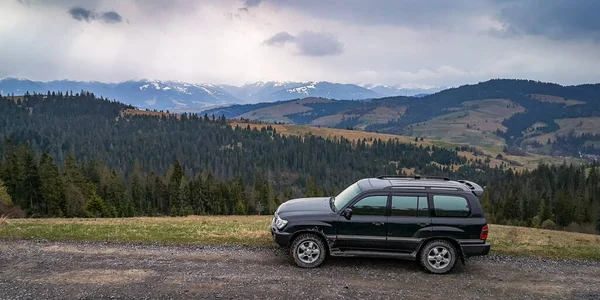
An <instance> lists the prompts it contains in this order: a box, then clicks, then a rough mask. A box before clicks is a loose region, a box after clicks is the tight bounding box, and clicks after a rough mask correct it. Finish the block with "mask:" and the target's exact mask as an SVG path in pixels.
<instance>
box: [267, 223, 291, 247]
mask: <svg viewBox="0 0 600 300" xmlns="http://www.w3.org/2000/svg"><path fill="white" fill-rule="evenodd" d="M271 236H272V237H273V240H274V241H275V243H277V245H279V246H281V247H284V248H285V247H287V246H288V243H289V242H290V236H291V234H290V233H288V232H283V231H279V230H278V229H277V228H276V227H275V226H271Z"/></svg>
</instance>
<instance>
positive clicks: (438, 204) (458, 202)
mask: <svg viewBox="0 0 600 300" xmlns="http://www.w3.org/2000/svg"><path fill="white" fill-rule="evenodd" d="M433 206H434V207H435V215H436V216H437V217H459V218H460V217H468V216H469V214H470V210H469V202H467V199H465V198H464V197H460V196H450V195H434V196H433Z"/></svg>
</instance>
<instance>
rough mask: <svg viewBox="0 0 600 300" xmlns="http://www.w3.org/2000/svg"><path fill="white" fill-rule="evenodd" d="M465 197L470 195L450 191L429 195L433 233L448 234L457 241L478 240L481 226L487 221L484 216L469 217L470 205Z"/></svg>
mask: <svg viewBox="0 0 600 300" xmlns="http://www.w3.org/2000/svg"><path fill="white" fill-rule="evenodd" d="M467 197H471V195H468V196H467V195H461V194H450V193H439V194H438V193H436V194H432V195H431V204H432V205H433V217H432V224H433V226H434V227H435V230H434V234H435V235H439V236H448V237H451V238H453V239H456V240H457V241H459V242H462V241H469V240H475V241H478V242H479V234H480V233H481V228H482V227H483V225H485V224H486V223H487V221H486V220H485V219H484V218H469V216H470V215H471V207H470V205H469V201H468V199H467ZM472 197H474V196H472Z"/></svg>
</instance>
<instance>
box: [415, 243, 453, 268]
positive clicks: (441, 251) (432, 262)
mask: <svg viewBox="0 0 600 300" xmlns="http://www.w3.org/2000/svg"><path fill="white" fill-rule="evenodd" d="M456 259H457V252H456V249H455V248H454V246H453V245H452V244H450V243H449V242H448V241H445V240H435V241H431V242H429V243H427V245H425V246H424V247H423V249H421V255H420V261H421V266H423V268H425V270H427V271H428V272H430V273H434V274H446V273H448V272H450V271H451V270H452V268H454V265H455V264H456Z"/></svg>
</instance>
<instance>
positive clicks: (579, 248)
mask: <svg viewBox="0 0 600 300" xmlns="http://www.w3.org/2000/svg"><path fill="white" fill-rule="evenodd" d="M270 221H271V217H270V216H218V217H217V216H215V217H213V216H191V217H182V218H168V217H161V218H128V219H18V220H9V221H8V224H0V239H3V238H4V239H7V238H8V239H47V240H52V241H60V240H75V241H116V242H138V243H155V242H156V243H161V244H167V245H216V244H219V245H254V246H274V244H273V242H272V241H271V236H270V234H269V231H268V229H269V224H270ZM490 242H491V243H492V244H493V245H492V252H494V253H499V254H512V255H518V256H536V257H544V258H564V259H570V258H573V259H589V260H597V261H600V236H596V235H590V234H581V233H571V232H562V231H551V230H542V229H534V228H523V227H511V226H501V225H491V226H490Z"/></svg>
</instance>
